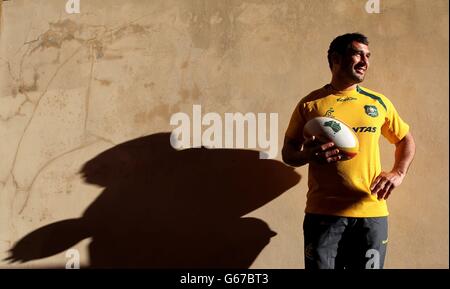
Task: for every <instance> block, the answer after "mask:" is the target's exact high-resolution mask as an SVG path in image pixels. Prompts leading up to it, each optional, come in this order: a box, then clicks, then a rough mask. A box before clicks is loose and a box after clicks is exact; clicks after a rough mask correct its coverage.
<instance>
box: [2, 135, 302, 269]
mask: <svg viewBox="0 0 450 289" xmlns="http://www.w3.org/2000/svg"><path fill="white" fill-rule="evenodd" d="M169 136H170V134H169V133H158V134H154V135H150V136H146V137H142V138H138V139H135V140H132V141H128V142H126V143H122V144H120V145H117V146H115V147H113V148H111V149H109V150H107V151H105V152H102V153H101V154H99V155H98V156H96V157H95V158H93V159H92V160H90V161H88V162H87V163H86V164H85V165H84V167H83V169H82V171H81V173H82V175H83V177H84V179H85V181H86V182H87V183H90V184H96V185H100V186H102V187H104V188H105V189H104V191H103V192H102V194H101V195H100V196H99V197H98V198H97V199H96V200H95V201H94V202H93V203H92V204H91V205H90V206H89V207H88V208H87V209H86V211H85V212H84V214H83V216H82V217H81V218H79V219H72V220H64V221H61V222H56V223H53V224H50V225H47V226H45V227H42V228H39V229H37V230H35V231H33V232H31V233H30V234H28V235H27V236H25V237H24V238H22V239H21V240H20V241H18V242H17V243H16V245H15V246H14V248H12V249H11V256H10V257H9V260H10V261H12V262H26V261H30V260H35V259H40V258H44V257H48V256H52V255H54V254H57V253H59V252H62V251H64V250H67V249H69V248H71V247H72V246H73V245H75V244H76V243H78V242H79V241H81V240H83V239H86V238H92V242H91V244H90V246H89V255H90V256H89V258H90V266H91V267H92V268H248V267H249V266H250V265H251V264H252V263H253V261H254V260H255V258H256V257H257V256H258V254H259V253H260V252H261V250H262V249H263V248H264V247H265V246H266V245H267V244H268V243H269V242H270V239H271V237H273V236H274V235H276V233H275V232H273V231H272V230H270V228H269V226H268V225H267V224H266V223H265V222H264V221H262V220H260V219H256V218H245V217H243V216H244V215H246V214H248V213H249V212H251V211H253V210H255V209H257V208H259V207H261V206H263V205H265V204H267V203H268V202H270V201H272V200H273V199H275V198H276V197H278V196H279V195H281V194H282V193H283V192H285V191H286V190H288V189H289V188H291V187H293V186H294V185H296V184H297V183H298V182H299V180H300V176H299V175H298V174H297V173H296V172H295V171H294V169H293V168H291V167H288V166H286V165H284V164H283V163H281V162H279V161H276V160H264V159H259V153H258V152H257V151H250V150H234V149H205V148H198V149H187V150H182V151H176V150H174V149H173V148H172V147H171V146H170V143H169Z"/></svg>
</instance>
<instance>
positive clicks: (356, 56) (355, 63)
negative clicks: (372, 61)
mask: <svg viewBox="0 0 450 289" xmlns="http://www.w3.org/2000/svg"><path fill="white" fill-rule="evenodd" d="M369 57H370V51H369V47H368V46H367V45H365V44H362V43H359V42H356V41H353V42H352V44H351V46H350V47H349V48H348V49H347V51H346V53H345V55H344V56H343V57H342V58H341V62H340V65H339V69H338V71H337V73H340V74H342V76H343V77H345V78H347V79H348V80H350V81H352V82H354V83H360V82H362V81H363V80H364V76H365V75H366V72H367V69H369Z"/></svg>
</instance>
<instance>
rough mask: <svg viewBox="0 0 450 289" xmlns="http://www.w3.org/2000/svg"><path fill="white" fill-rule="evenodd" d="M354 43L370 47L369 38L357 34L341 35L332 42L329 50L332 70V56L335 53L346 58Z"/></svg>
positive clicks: (329, 61) (329, 62)
mask: <svg viewBox="0 0 450 289" xmlns="http://www.w3.org/2000/svg"><path fill="white" fill-rule="evenodd" d="M353 41H356V42H359V43H362V44H365V45H369V40H368V39H367V37H366V36H365V35H363V34H361V33H357V32H355V33H347V34H344V35H340V36H338V37H336V38H335V39H334V40H333V41H331V43H330V48H329V49H328V65H329V66H330V69H331V68H332V67H333V63H332V61H331V55H332V54H333V53H334V52H335V53H337V54H339V55H342V56H344V55H345V52H346V51H347V48H349V47H350V45H351V43H352V42H353Z"/></svg>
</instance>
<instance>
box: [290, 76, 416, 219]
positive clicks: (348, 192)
mask: <svg viewBox="0 0 450 289" xmlns="http://www.w3.org/2000/svg"><path fill="white" fill-rule="evenodd" d="M317 116H328V117H333V118H336V119H338V120H341V121H343V122H344V123H346V124H347V125H348V126H350V127H351V128H353V131H354V132H355V133H356V136H357V137H358V140H359V152H358V154H357V155H356V156H355V157H354V158H352V159H351V160H346V161H340V162H336V163H333V164H316V163H310V164H309V169H308V187H309V190H308V194H307V202H306V209H305V212H306V213H314V214H326V215H336V216H343V217H382V216H387V215H388V210H387V205H386V201H385V200H380V201H379V200H378V199H377V196H376V195H372V194H371V192H370V185H371V184H372V182H373V180H374V179H375V178H376V177H377V176H378V175H379V174H380V172H381V162H380V150H379V138H380V135H383V136H384V137H386V138H387V139H388V141H389V142H390V143H393V144H395V143H397V142H398V141H400V140H401V139H402V138H403V137H404V136H405V135H406V134H407V133H408V131H409V126H408V124H406V123H405V122H404V121H403V120H402V119H401V118H400V116H399V115H398V113H397V111H396V110H395V107H394V106H393V105H392V103H391V102H390V101H389V99H387V98H386V97H385V96H384V95H382V94H379V93H377V92H374V91H372V90H369V89H367V88H364V87H361V86H357V87H356V89H351V90H345V91H336V90H334V89H333V88H332V87H331V85H329V84H328V85H325V86H324V87H322V88H320V89H318V90H316V91H313V92H312V93H310V94H309V95H308V96H306V97H305V98H303V99H302V100H301V101H300V102H299V103H298V105H297V106H296V108H295V110H294V112H293V114H292V117H291V120H290V122H289V126H288V129H287V131H286V136H287V137H290V138H293V139H297V140H299V141H300V143H303V141H304V138H303V127H304V125H305V123H306V122H307V121H308V120H310V119H311V118H314V117H317Z"/></svg>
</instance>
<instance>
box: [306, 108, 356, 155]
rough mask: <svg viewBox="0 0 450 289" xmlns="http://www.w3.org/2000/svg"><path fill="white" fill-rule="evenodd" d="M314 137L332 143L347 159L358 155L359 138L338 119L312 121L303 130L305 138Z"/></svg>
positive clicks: (315, 119) (322, 117)
mask: <svg viewBox="0 0 450 289" xmlns="http://www.w3.org/2000/svg"><path fill="white" fill-rule="evenodd" d="M312 136H316V137H317V138H318V139H319V141H321V142H329V141H332V142H333V143H334V144H335V146H336V147H337V148H338V149H339V150H340V151H341V152H342V153H343V154H345V155H346V157H347V159H351V158H353V157H355V156H356V155H357V154H358V151H359V141H358V137H357V136H356V134H355V132H354V131H353V129H352V128H351V127H349V126H348V125H346V124H345V123H344V122H342V121H340V120H338V119H335V118H331V117H325V116H319V117H315V118H313V119H310V120H309V121H308V122H307V123H306V124H305V127H304V128H303V137H304V138H305V139H307V138H310V137H312Z"/></svg>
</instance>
